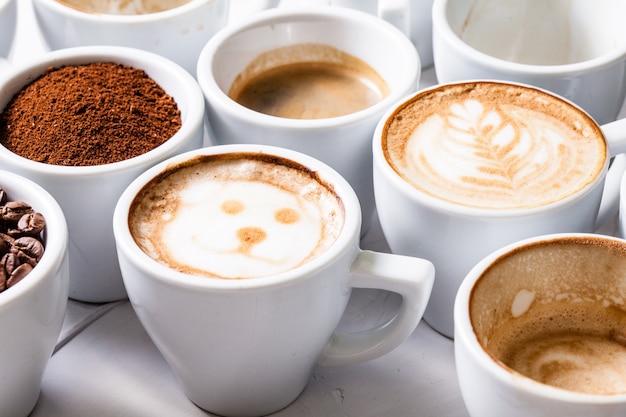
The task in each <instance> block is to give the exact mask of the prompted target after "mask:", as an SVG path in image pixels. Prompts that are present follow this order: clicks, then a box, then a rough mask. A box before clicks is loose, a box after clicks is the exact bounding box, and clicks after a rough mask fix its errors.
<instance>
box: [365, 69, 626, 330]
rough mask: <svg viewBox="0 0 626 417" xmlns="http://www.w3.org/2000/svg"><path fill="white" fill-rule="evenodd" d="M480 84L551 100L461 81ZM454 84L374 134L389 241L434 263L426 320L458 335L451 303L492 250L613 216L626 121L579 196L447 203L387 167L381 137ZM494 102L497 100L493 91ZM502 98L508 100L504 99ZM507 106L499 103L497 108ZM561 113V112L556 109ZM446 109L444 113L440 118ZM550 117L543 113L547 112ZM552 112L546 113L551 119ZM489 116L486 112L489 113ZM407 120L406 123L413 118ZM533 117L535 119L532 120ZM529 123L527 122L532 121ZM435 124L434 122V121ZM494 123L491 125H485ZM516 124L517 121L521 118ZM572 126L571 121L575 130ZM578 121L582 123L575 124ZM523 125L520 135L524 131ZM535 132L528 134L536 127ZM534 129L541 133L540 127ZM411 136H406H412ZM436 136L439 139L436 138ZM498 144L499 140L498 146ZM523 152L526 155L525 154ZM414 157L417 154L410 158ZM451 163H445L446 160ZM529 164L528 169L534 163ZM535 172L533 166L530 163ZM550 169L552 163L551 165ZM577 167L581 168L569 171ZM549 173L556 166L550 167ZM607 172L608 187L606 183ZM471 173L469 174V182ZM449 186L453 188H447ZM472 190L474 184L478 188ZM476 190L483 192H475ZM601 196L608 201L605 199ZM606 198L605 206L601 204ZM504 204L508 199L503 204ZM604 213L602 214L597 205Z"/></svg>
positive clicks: (609, 139) (379, 202)
mask: <svg viewBox="0 0 626 417" xmlns="http://www.w3.org/2000/svg"><path fill="white" fill-rule="evenodd" d="M475 83H478V84H483V83H486V85H496V86H497V85H502V86H506V85H512V86H516V87H521V88H522V89H527V90H528V91H529V92H532V91H535V92H539V93H540V94H547V95H548V96H553V95H552V94H551V93H549V92H547V91H545V90H540V89H537V88H535V87H531V86H523V85H519V84H511V83H503V82H495V81H493V82H489V81H478V82H466V83H464V82H461V83H458V86H460V87H463V88H465V86H470V87H471V86H473V85H474V84H475ZM456 85H457V83H451V84H444V85H437V86H434V87H432V88H429V89H424V90H422V91H420V92H417V93H415V94H414V95H413V96H411V97H408V98H406V99H405V100H403V101H402V102H401V103H399V104H397V105H396V106H395V108H394V109H393V110H391V111H389V112H387V114H386V115H385V116H384V117H383V118H382V119H381V121H380V123H379V125H378V126H377V129H376V133H375V134H374V141H373V152H374V189H375V195H376V207H377V211H378V217H379V219H380V222H381V226H382V230H383V233H384V235H385V238H386V240H387V242H388V244H389V247H390V248H391V250H392V252H393V253H399V254H403V255H410V256H418V257H422V258H425V259H429V260H431V261H432V262H433V263H434V264H435V268H436V271H437V272H436V278H435V284H434V287H433V293H432V295H431V298H430V301H429V305H428V307H427V310H426V313H425V314H424V319H425V320H426V322H428V324H429V325H430V326H431V327H433V328H434V329H436V330H437V331H439V332H440V333H442V334H444V335H446V336H448V337H452V336H453V314H452V313H453V304H454V297H455V295H456V292H457V290H458V287H459V285H460V283H461V281H462V279H463V278H464V277H465V275H466V274H467V272H468V271H469V270H470V269H471V267H472V266H473V265H475V264H476V262H478V260H480V259H481V258H483V257H484V256H486V255H487V254H488V253H490V252H491V251H493V250H496V249H497V248H499V247H501V246H503V245H506V244H508V243H510V242H513V241H515V240H520V239H523V238H527V237H531V236H535V235H540V234H547V233H558V232H591V231H593V230H595V228H596V227H597V226H601V225H602V223H601V222H604V221H606V220H607V219H609V218H610V217H611V216H613V215H614V214H616V209H617V207H618V202H619V191H618V190H619V179H620V178H621V175H622V173H623V172H624V169H626V157H625V156H624V155H619V156H618V157H616V158H615V160H614V161H613V166H612V168H611V169H610V170H609V169H608V167H609V162H610V158H611V156H614V155H618V154H621V153H623V152H624V151H625V150H626V148H625V146H624V145H625V143H626V128H624V126H625V123H626V119H622V120H619V121H616V122H613V123H610V124H607V125H603V126H602V133H603V136H604V139H605V141H606V143H607V145H608V146H607V151H606V155H605V156H601V158H602V159H601V162H602V163H603V164H604V167H603V168H602V169H601V170H600V171H598V175H596V176H595V177H592V178H593V180H592V181H590V182H589V183H587V184H586V185H584V186H582V187H580V189H578V191H576V192H574V193H573V194H570V195H569V196H567V197H565V198H559V199H557V200H556V201H553V202H551V203H546V204H541V205H537V206H530V207H518V208H511V207H507V208H502V209H500V208H493V207H481V206H479V205H474V204H463V203H459V202H455V201H448V200H446V199H443V198H441V197H438V196H436V195H432V194H429V193H427V192H425V191H423V190H420V189H418V188H416V187H415V186H413V185H411V184H410V183H409V182H408V181H407V180H405V179H404V178H403V177H402V176H401V175H400V174H399V173H398V172H397V171H396V170H395V169H394V168H393V167H392V166H391V165H390V163H389V162H388V160H387V158H386V156H385V153H384V151H383V146H382V141H383V132H385V131H386V129H387V124H388V123H389V121H390V120H392V119H393V117H394V115H395V114H396V113H397V112H402V111H403V109H404V108H405V107H407V106H408V107H410V103H412V102H414V101H417V102H418V101H419V100H420V97H424V96H427V95H429V94H430V93H431V92H434V93H435V94H437V93H438V92H440V91H446V89H447V88H449V87H450V88H452V87H454V86H456ZM491 97H499V95H498V93H494V95H493V96H491ZM503 97H504V96H503ZM554 97H555V98H556V101H555V102H554V103H558V102H562V103H564V106H565V108H570V107H571V109H573V112H574V113H575V114H580V115H583V116H584V115H585V113H584V111H583V110H581V109H580V108H578V107H577V106H576V105H574V104H573V103H571V102H569V101H567V100H564V99H561V98H558V97H557V96H554ZM504 101H505V100H504V99H503V98H500V101H498V103H503V102H504ZM554 107H556V106H554ZM448 110H449V109H448V108H447V107H446V108H444V109H442V110H441V113H442V114H443V116H442V117H444V116H445V117H447V115H446V114H445V113H446V112H448ZM544 111H546V109H544ZM551 111H552V109H547V112H548V113H550V112H551ZM485 113H487V112H485ZM408 117H410V116H407V117H406V118H405V119H406V120H409V119H408ZM533 117H534V116H533ZM533 117H528V118H527V119H528V120H525V121H523V122H521V123H522V124H523V123H526V122H530V121H532V120H533ZM433 120H434V119H433ZM485 120H487V121H489V119H488V118H487V119H485ZM582 120H586V121H584V122H582V126H585V125H588V126H595V125H596V124H595V122H594V121H593V119H591V118H589V117H588V116H584V117H583V119H582ZM518 121H519V120H518ZM573 123H574V122H572V124H573ZM576 123H578V122H576ZM520 126H521V125H518V126H517V128H519V129H520V130H523V129H524V128H526V126H521V127H520ZM534 128H535V126H531V127H529V128H528V129H534ZM537 129H542V128H540V127H537ZM407 135H409V133H407ZM433 137H437V136H436V134H435V135H434V136H433ZM494 143H495V142H494ZM471 152H472V151H471V150H469V149H466V148H463V147H458V155H464V156H463V157H459V158H458V159H454V158H451V157H448V156H445V157H444V159H442V161H445V162H441V164H442V165H438V166H437V167H435V168H434V169H435V170H437V172H441V173H444V174H445V173H446V172H448V171H450V170H449V169H446V165H445V164H448V165H447V166H448V167H459V166H461V165H462V164H463V162H460V161H462V160H463V159H464V158H465V157H466V156H465V155H472V153H471ZM520 154H522V155H525V154H524V151H520ZM411 155H412V154H411ZM447 157H448V158H451V159H449V160H446V159H445V158H447ZM529 164H530V163H529ZM529 166H531V165H529ZM546 167H551V164H549V163H548V164H546ZM572 167H573V168H574V169H575V168H576V165H572ZM551 169H552V168H551ZM607 172H608V173H609V175H608V179H607V181H606V186H605V177H606V176H607ZM472 174H473V172H471V171H470V172H469V173H468V174H467V175H469V176H470V177H471V175H472ZM554 175H555V181H557V179H558V178H560V177H561V176H565V175H569V174H566V172H565V171H563V172H561V171H559V170H555V172H554ZM450 188H452V187H450ZM473 188H474V186H469V189H470V190H471V189H473ZM475 188H477V189H484V188H479V187H478V186H476V187H475ZM603 192H604V195H603ZM601 200H602V205H601ZM503 201H507V199H506V198H504V200H503ZM600 206H601V207H602V212H600V213H599V207H600Z"/></svg>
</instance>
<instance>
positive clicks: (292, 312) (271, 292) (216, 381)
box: [113, 144, 434, 416]
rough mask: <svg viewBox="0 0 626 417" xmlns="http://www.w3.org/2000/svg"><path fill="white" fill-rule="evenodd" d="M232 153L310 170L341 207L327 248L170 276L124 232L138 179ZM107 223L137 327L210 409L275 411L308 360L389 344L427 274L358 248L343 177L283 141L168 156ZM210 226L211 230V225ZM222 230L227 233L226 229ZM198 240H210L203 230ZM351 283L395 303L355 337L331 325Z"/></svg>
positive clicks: (378, 350) (426, 286)
mask: <svg viewBox="0 0 626 417" xmlns="http://www.w3.org/2000/svg"><path fill="white" fill-rule="evenodd" d="M242 153H243V154H246V153H252V154H255V155H256V154H261V155H266V156H268V155H269V156H270V158H271V159H272V162H271V164H283V165H284V164H288V165H289V166H294V165H293V163H294V162H295V166H300V167H302V166H304V167H305V171H306V172H312V173H314V174H313V175H314V176H315V177H317V178H319V180H314V181H319V182H321V183H324V184H328V185H329V186H330V188H331V189H332V190H334V191H333V192H334V194H336V197H333V200H334V201H335V203H336V201H338V200H337V198H338V199H339V201H340V202H341V205H342V206H343V213H344V224H343V227H342V228H341V231H340V232H339V234H338V236H337V237H336V239H335V240H334V242H333V243H331V245H330V246H329V247H328V248H327V249H325V250H324V251H323V252H322V253H320V254H318V255H317V256H316V257H315V258H313V259H311V260H309V261H308V262H305V263H303V264H300V265H299V266H297V267H295V268H292V269H288V270H284V271H283V272H278V273H270V274H268V275H262V276H259V277H255V278H238V279H228V278H215V277H211V276H208V277H207V276H196V275H191V274H188V273H183V272H179V271H178V270H175V269H173V268H170V267H168V266H166V265H164V264H162V263H160V262H158V261H155V260H154V259H153V258H152V257H150V256H148V255H147V254H146V253H145V252H143V251H142V249H141V248H140V247H139V246H138V245H137V243H136V242H135V240H134V238H133V235H132V234H131V231H130V227H129V210H130V207H131V204H133V201H134V200H135V197H136V195H137V194H138V192H139V191H140V190H142V188H143V187H144V186H145V185H146V184H148V183H149V182H150V181H151V180H153V179H154V178H155V177H157V176H159V175H160V174H161V173H163V172H164V171H166V170H168V169H178V167H179V166H180V164H181V163H187V165H189V161H193V160H194V158H196V157H199V156H200V157H203V158H206V157H207V156H208V157H215V156H216V155H217V156H218V157H224V156H228V157H231V156H233V155H234V156H237V155H240V154H242ZM270 158H266V159H265V160H269V159H270ZM275 161H283V162H275ZM284 161H287V162H284ZM172 167H175V168H172ZM297 169H300V168H297ZM268 171H272V172H273V171H274V169H273V168H271V167H270V168H268ZM238 172H239V169H238ZM211 178H212V175H211ZM244 181H245V180H244ZM255 181H256V180H255ZM177 183H178V182H177ZM307 189H308V187H307ZM260 198H261V200H262V199H263V197H260ZM244 200H245V198H244ZM263 211H264V210H259V211H258V214H260V213H262V212H263ZM324 211H325V210H324ZM325 215H326V214H323V215H322V217H324V216H325ZM189 219H191V217H190V218H189ZM252 220H254V219H252ZM255 221H256V220H255ZM194 223H196V222H195V221H194ZM244 224H245V225H248V224H252V223H247V222H246V223H244ZM113 227H114V231H115V238H116V242H117V246H118V252H119V260H120V265H121V269H122V274H123V277H124V282H125V285H126V288H127V290H128V294H129V298H130V301H131V303H132V305H133V307H134V309H135V311H136V313H137V315H138V317H139V319H140V321H141V323H142V324H143V326H144V327H145V329H146V331H147V332H148V334H149V335H150V337H151V338H152V340H153V341H154V343H155V344H156V346H157V347H158V348H159V350H160V351H161V353H162V354H163V356H164V357H165V359H166V360H167V362H168V363H169V364H170V366H171V367H172V369H173V370H174V373H175V374H176V375H177V376H178V378H179V380H180V381H181V383H182V388H183V390H184V392H185V394H186V395H187V396H188V397H189V398H190V399H191V401H193V402H194V403H195V404H197V405H198V406H200V407H202V408H203V409H206V410H208V411H210V412H214V413H217V414H219V415H229V416H258V415H266V414H269V413H272V412H275V411H277V410H279V409H281V408H284V407H286V406H287V405H289V404H290V403H291V402H292V401H293V400H294V399H295V398H296V397H297V396H298V395H299V394H300V392H301V391H302V390H303V389H304V388H305V386H306V384H307V383H308V381H309V378H310V373H311V371H312V369H313V367H314V366H315V365H316V364H319V365H324V366H336V365H343V364H349V363H355V362H360V361H366V360H370V359H373V358H376V357H378V356H380V355H383V354H385V353H387V352H389V351H390V350H392V349H394V348H395V347H396V346H398V345H399V344H400V343H401V342H402V341H404V340H405V338H406V337H407V336H409V335H410V334H411V333H412V331H413V330H414V329H415V327H416V326H417V324H418V323H419V321H420V318H421V316H422V313H423V311H424V308H425V304H426V302H427V300H428V296H429V294H430V289H431V286H432V280H433V276H434V269H433V266H432V264H431V263H430V262H428V261H425V260H422V259H416V258H410V257H403V256H397V255H391V254H383V253H376V252H371V251H363V250H361V249H360V248H359V231H360V228H361V211H360V208H359V203H358V199H357V197H356V195H355V193H354V191H353V190H352V188H351V187H350V186H349V184H348V183H347V182H346V181H345V180H344V179H343V178H342V177H341V176H340V175H339V174H338V173H337V172H336V171H335V170H333V169H332V168H330V167H329V166H327V165H325V164H323V163H322V162H320V161H318V160H316V159H314V158H312V157H310V156H308V155H305V154H302V153H299V152H295V151H292V150H288V149H284V148H277V147H270V146H263V145H252V144H243V145H242V144H240V145H219V146H212V147H207V148H204V149H200V150H196V151H192V152H188V153H186V154H183V155H178V156H176V157H173V158H170V159H169V160H167V161H165V162H163V163H161V164H159V165H157V166H155V167H153V168H151V169H149V170H148V171H146V172H145V173H144V174H142V175H141V176H139V177H138V178H137V179H136V180H135V181H133V183H132V184H131V185H130V186H129V187H128V188H127V189H126V191H125V192H124V193H123V194H122V196H121V198H120V200H119V202H118V204H117V207H116V210H115V215H114V218H113ZM209 230H210V229H209ZM219 233H220V236H222V231H221V229H220V232H219ZM279 233H280V232H279ZM223 236H224V239H225V240H228V238H226V236H229V235H228V234H225V235H223ZM268 236H270V232H268ZM269 238H270V239H271V236H270V237H269ZM198 239H200V240H202V241H206V242H209V241H210V240H211V238H210V236H208V235H207V236H202V237H199V238H198ZM293 244H294V245H297V244H298V241H295V242H293ZM280 253H282V251H280ZM281 256H282V255H281ZM211 266H212V264H211ZM352 288H378V289H383V290H388V291H392V292H395V293H398V294H400V295H401V296H402V297H403V301H402V305H401V306H400V308H399V311H398V312H397V314H396V315H395V316H394V317H393V318H392V319H390V321H388V322H386V323H384V324H383V325H381V326H377V327H374V328H371V329H368V330H364V331H362V332H357V333H343V332H338V331H337V330H336V328H337V325H338V323H339V321H340V318H341V316H342V314H343V312H344V309H345V307H346V305H347V302H348V299H349V297H350V293H351V289H352Z"/></svg>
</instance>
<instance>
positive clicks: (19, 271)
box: [7, 264, 33, 288]
mask: <svg viewBox="0 0 626 417" xmlns="http://www.w3.org/2000/svg"><path fill="white" fill-rule="evenodd" d="M32 270H33V267H32V266H31V265H29V264H21V265H20V266H18V267H17V268H15V269H14V270H13V273H12V274H11V276H10V277H9V278H8V279H7V288H11V287H12V286H14V285H15V284H17V283H18V282H20V281H21V280H22V279H23V278H24V277H25V276H26V275H28V274H29V273H30V271H32Z"/></svg>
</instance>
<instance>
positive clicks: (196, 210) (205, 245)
mask: <svg viewBox="0 0 626 417" xmlns="http://www.w3.org/2000/svg"><path fill="white" fill-rule="evenodd" d="M128 218H129V220H128V223H129V227H130V231H131V234H132V236H133V239H134V240H135V242H137V244H138V245H139V247H141V249H142V250H143V251H144V252H145V253H146V254H148V255H149V256H150V257H152V258H153V259H155V260H156V261H158V262H160V263H162V264H164V265H166V266H169V267H170V268H172V269H175V270H177V271H180V272H183V273H186V274H191V275H197V276H205V277H210V278H220V279H246V278H258V277H264V276H269V275H274V274H279V273H282V272H286V271H289V270H291V269H294V268H297V267H299V266H301V265H303V264H305V263H307V262H309V261H311V260H312V259H314V258H316V257H317V256H319V255H320V254H322V253H323V252H324V251H326V249H328V248H329V247H330V246H331V245H332V244H333V243H334V242H335V240H336V239H337V236H338V235H339V233H340V232H341V230H342V227H343V224H344V207H343V204H342V202H341V200H340V198H339V197H338V196H337V194H335V192H334V190H333V187H332V186H331V185H329V184H327V183H325V182H324V181H323V180H322V179H321V178H319V177H318V175H317V173H316V172H313V171H311V170H310V169H308V168H306V167H304V166H302V165H300V164H298V163H296V162H294V161H291V160H288V159H284V158H280V157H277V156H274V155H266V154H263V153H229V154H224V155H205V156H198V157H196V158H194V159H191V160H189V161H187V162H185V163H182V164H180V165H175V166H172V167H170V168H169V169H167V170H166V171H164V172H163V173H161V174H159V175H158V176H157V177H156V178H154V179H153V180H152V181H150V182H149V183H148V184H146V185H145V186H144V187H143V188H142V190H141V191H140V192H139V193H138V194H137V196H136V197H135V199H134V201H133V204H132V205H131V208H130V213H129V217H128Z"/></svg>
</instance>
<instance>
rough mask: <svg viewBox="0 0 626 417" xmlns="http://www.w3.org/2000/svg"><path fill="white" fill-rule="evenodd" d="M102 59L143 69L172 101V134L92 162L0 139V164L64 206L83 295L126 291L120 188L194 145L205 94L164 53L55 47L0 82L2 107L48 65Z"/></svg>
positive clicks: (74, 280)
mask: <svg viewBox="0 0 626 417" xmlns="http://www.w3.org/2000/svg"><path fill="white" fill-rule="evenodd" d="M103 61H112V62H117V63H120V64H124V65H129V66H131V67H134V68H138V69H143V70H144V71H145V72H146V73H147V74H148V76H149V77H151V78H152V79H153V80H154V81H156V82H157V83H158V84H159V85H160V86H161V87H162V88H163V90H165V92H166V93H168V94H169V95H170V96H171V97H172V98H173V99H174V100H175V101H176V104H177V105H178V108H179V109H180V111H181V118H182V126H181V128H180V129H179V130H178V131H177V132H176V134H174V135H173V136H172V138H170V139H169V140H168V141H166V142H165V143H164V144H162V145H161V146H158V147H156V148H155V149H153V150H151V151H149V152H147V153H145V154H143V155H139V156H137V157H134V158H131V159H127V160H124V161H120V162H115V163H111V164H104V165H94V166H62V165H52V164H46V163H42V162H36V161H32V160H30V159H27V158H24V157H22V156H19V155H17V154H15V153H13V152H11V151H9V150H8V149H7V148H5V147H4V146H0V167H2V168H3V169H6V170H9V171H13V172H16V173H19V174H21V175H23V176H25V177H27V178H30V179H32V180H33V181H35V182H37V183H38V184H40V185H42V186H43V187H44V188H45V189H47V190H48V191H49V192H50V193H51V194H52V195H53V196H54V197H55V198H56V199H57V201H58V202H59V204H60V205H61V207H62V208H63V211H64V212H65V215H66V217H67V221H68V224H69V230H70V247H69V257H70V297H71V298H73V299H76V300H81V301H89V302H106V301H113V300H119V299H122V298H125V297H126V291H125V289H124V284H123V282H122V277H121V275H120V272H119V266H118V264H117V255H116V252H115V242H114V240H113V230H112V228H111V221H110V220H111V218H112V216H113V208H114V207H115V203H116V201H117V199H118V197H119V196H120V194H121V193H122V191H123V190H124V188H126V186H127V185H128V184H129V183H130V182H131V181H132V180H133V179H134V178H135V177H136V176H137V175H139V174H140V173H141V172H143V171H144V170H146V169H147V168H149V167H151V166H152V165H154V164H156V163H157V162H160V161H162V160H163V159H166V158H168V157H170V156H173V155H176V154H178V153H182V152H184V151H188V150H191V149H196V148H200V147H201V146H202V142H203V140H204V136H203V135H204V132H203V124H204V99H203V97H202V92H201V91H200V88H199V87H198V84H197V82H196V81H195V79H194V78H193V77H192V76H191V75H190V74H189V73H188V72H187V71H185V70H183V69H182V68H181V67H180V66H178V65H176V64H174V63H173V62H171V61H169V60H168V59H166V58H163V57H161V56H159V55H156V54H153V53H150V52H146V51H142V50H138V49H134V48H125V47H116V46H91V47H76V48H68V49H61V50H58V51H53V52H48V53H46V54H44V55H43V56H41V57H38V58H36V59H34V60H33V61H31V62H29V63H27V64H25V65H23V66H15V67H13V68H12V69H11V71H10V72H9V74H8V75H7V77H5V79H4V80H3V82H2V83H1V84H0V109H4V107H5V106H6V105H7V104H8V103H9V101H10V100H11V98H12V97H13V96H14V95H15V94H16V93H17V92H18V91H20V90H21V89H22V88H23V87H24V86H25V85H27V84H28V83H30V82H31V81H33V80H34V79H35V78H37V77H39V76H40V75H42V74H44V73H45V72H46V70H47V69H48V68H50V67H60V66H62V65H80V64H88V63H93V62H103Z"/></svg>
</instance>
